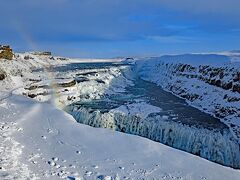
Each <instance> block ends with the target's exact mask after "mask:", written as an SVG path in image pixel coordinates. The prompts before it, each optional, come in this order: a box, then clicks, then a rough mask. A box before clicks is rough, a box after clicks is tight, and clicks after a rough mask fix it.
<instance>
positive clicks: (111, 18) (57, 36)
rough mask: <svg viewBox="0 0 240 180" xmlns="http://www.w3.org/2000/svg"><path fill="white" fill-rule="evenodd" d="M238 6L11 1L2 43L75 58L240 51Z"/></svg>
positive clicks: (229, 0) (205, 0) (156, 0)
mask: <svg viewBox="0 0 240 180" xmlns="http://www.w3.org/2000/svg"><path fill="white" fill-rule="evenodd" d="M239 7H240V1H239V0H201V1H196V0H8V1H4V0H2V2H1V11H0V17H1V23H0V37H1V38H0V43H2V44H10V45H12V47H13V48H14V50H15V51H31V50H49V51H52V52H53V53H54V54H56V55H63V56H71V57H116V56H157V55H161V54H171V53H187V52H212V51H223V50H234V49H240V11H239Z"/></svg>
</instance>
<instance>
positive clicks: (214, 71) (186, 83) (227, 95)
mask: <svg viewBox="0 0 240 180" xmlns="http://www.w3.org/2000/svg"><path fill="white" fill-rule="evenodd" d="M237 59H239V56H238V55H236V56H233V55H218V54H185V55H173V56H161V57H158V58H150V59H147V60H141V61H137V62H136V67H135V68H136V71H137V73H138V75H139V77H140V78H142V79H144V80H146V81H151V82H153V83H156V84H157V85H159V86H161V87H162V88H163V89H165V90H167V91H170V92H172V93H173V94H175V95H177V96H179V97H182V98H184V99H186V100H187V101H188V103H189V104H190V105H191V106H194V107H196V108H198V109H200V110H202V111H204V112H207V113H210V114H212V115H214V116H215V117H218V118H220V119H221V121H222V122H224V123H225V124H226V125H228V126H229V128H230V129H231V131H232V133H233V135H234V137H235V138H236V139H238V141H240V63H239V62H238V61H237Z"/></svg>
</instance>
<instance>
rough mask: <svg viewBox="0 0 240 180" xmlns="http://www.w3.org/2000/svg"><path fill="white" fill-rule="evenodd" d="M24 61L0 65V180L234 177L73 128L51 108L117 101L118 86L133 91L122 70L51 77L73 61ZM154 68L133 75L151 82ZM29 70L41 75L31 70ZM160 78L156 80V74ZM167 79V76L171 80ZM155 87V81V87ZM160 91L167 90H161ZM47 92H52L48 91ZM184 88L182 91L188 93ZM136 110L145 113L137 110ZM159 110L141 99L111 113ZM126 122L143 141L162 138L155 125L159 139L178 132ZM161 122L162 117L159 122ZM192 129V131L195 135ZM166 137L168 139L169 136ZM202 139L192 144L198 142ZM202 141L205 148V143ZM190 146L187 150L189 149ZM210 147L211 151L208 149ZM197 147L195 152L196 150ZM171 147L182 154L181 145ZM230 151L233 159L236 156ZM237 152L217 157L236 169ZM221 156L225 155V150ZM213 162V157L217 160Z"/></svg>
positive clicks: (154, 147)
mask: <svg viewBox="0 0 240 180" xmlns="http://www.w3.org/2000/svg"><path fill="white" fill-rule="evenodd" d="M25 56H26V54H24V55H23V54H19V56H18V57H17V59H16V60H13V61H5V60H0V70H1V71H0V74H1V73H2V74H4V78H3V80H0V123H1V126H0V138H1V141H0V155H1V157H2V158H1V159H0V160H1V161H0V167H1V168H0V179H14V178H15V179H27V178H30V179H34V178H36V177H39V178H40V179H59V178H65V179H66V178H68V179H74V178H75V179H76V178H80V179H112V180H113V179H154V178H155V179H238V177H239V175H240V172H239V170H234V169H231V168H227V167H223V166H221V165H218V164H215V163H213V162H209V161H207V160H204V159H202V158H199V157H197V156H194V155H191V154H188V153H186V152H182V151H179V150H176V149H172V148H170V147H167V146H165V145H162V144H160V143H156V142H153V141H150V140H147V139H145V138H141V137H137V136H133V135H127V134H122V133H119V132H115V131H111V130H106V129H95V128H91V127H88V126H85V125H82V124H79V123H77V122H76V121H75V120H74V119H73V117H72V116H70V115H69V114H66V113H65V112H63V111H61V110H59V109H57V108H56V107H55V104H57V105H59V103H61V105H62V104H63V105H67V104H69V103H73V102H76V101H79V99H82V100H91V99H99V98H101V97H102V96H104V95H108V96H111V95H112V94H115V95H116V93H124V91H125V90H124V87H125V86H126V85H129V86H131V85H132V82H131V81H129V80H128V79H126V78H125V77H124V76H123V75H122V74H121V70H123V69H124V68H125V67H124V68H123V69H121V68H119V67H113V68H112V67H111V68H102V69H101V70H100V71H98V72H95V69H91V70H82V71H81V72H80V73H79V72H78V71H73V72H71V73H69V72H65V73H64V72H61V73H58V72H53V71H52V70H51V69H52V67H54V66H61V67H60V68H62V67H64V66H68V64H69V63H71V62H74V61H76V60H66V61H65V60H64V61H63V60H57V59H55V60H53V59H52V57H48V58H46V57H38V56H33V55H32V54H29V53H28V54H27V56H30V58H29V57H28V58H25V59H24V57H25ZM224 61H225V60H224ZM155 62H156V64H155ZM158 62H159V61H141V62H138V63H137V66H136V67H137V69H138V70H141V71H139V72H140V73H139V74H140V75H141V77H142V78H144V79H147V80H150V81H153V82H157V80H159V77H160V76H153V74H155V75H156V74H157V73H159V71H158V70H159V69H156V67H155V65H158ZM173 64H174V63H173ZM196 66H197V65H196ZM167 67H168V65H167ZM214 67H215V65H214ZM218 67H219V66H218ZM235 67H236V66H235ZM36 68H37V69H39V68H40V69H43V70H44V71H38V70H36ZM148 68H150V69H148ZM185 68H186V67H185ZM185 68H184V69H185ZM34 69H35V70H34ZM186 69H188V68H186ZM190 69H191V68H190ZM33 70H34V71H33ZM161 70H162V71H161V72H166V71H165V67H164V66H163V68H162V69H161ZM150 71H152V72H150ZM229 71H230V70H229ZM43 72H44V73H43ZM170 72H171V71H170ZM230 72H231V71H230ZM159 75H161V76H162V74H159ZM169 75H170V76H172V74H169ZM170 76H167V77H165V79H164V82H165V83H167V82H171V81H169V79H172V78H171V77H170ZM153 77H155V79H154V78H153ZM163 77H164V76H163ZM179 77H180V76H179ZM155 80H156V81H155ZM180 80H181V79H180ZM158 82H161V81H158ZM162 82H163V81H162ZM189 82H193V81H189ZM162 84H164V83H162ZM162 84H160V83H159V85H162ZM183 85H184V84H183ZM209 86H210V85H209ZM211 86H212V85H211ZM163 87H164V88H166V87H167V86H166V87H165V86H163ZM183 87H184V86H183ZM207 87H208V86H207ZM52 88H54V91H55V92H52ZM113 88H114V89H113ZM219 88H220V87H219ZM166 89H167V88H166ZM190 90H191V89H189V92H191V91H190ZM215 91H216V90H215V89H214V92H215ZM56 92H57V93H56ZM224 92H225V91H224ZM232 93H235V94H236V92H232V91H227V94H228V95H232ZM16 94H23V95H26V96H28V97H31V98H34V99H36V100H39V101H46V102H43V103H39V102H36V101H34V100H31V99H29V98H26V97H22V96H18V95H16ZM211 95H212V94H211ZM213 95H215V94H213ZM54 96H55V97H54ZM53 97H54V100H55V104H54V103H52V102H53V101H49V100H52V99H53ZM56 101H57V103H56ZM50 102H51V103H50ZM143 106H144V109H142V107H143ZM160 110H161V109H159V108H157V107H154V106H151V105H148V104H146V103H144V102H141V101H140V102H139V103H136V104H127V105H124V106H120V107H118V108H115V109H113V110H112V111H111V112H110V113H114V114H115V113H116V114H119V116H121V117H125V116H126V114H128V115H131V116H133V117H134V116H135V115H140V116H142V117H147V116H148V115H149V114H151V113H152V114H154V113H155V112H158V111H160ZM88 117H90V116H88ZM162 118H164V116H162ZM118 119H119V120H120V119H121V118H118ZM125 119H127V118H125ZM85 120H87V118H86V119H85ZM92 120H95V119H92ZM99 120H104V119H103V118H102V119H96V122H97V121H99ZM107 120H108V121H101V122H100V124H101V123H102V124H103V125H104V126H105V125H106V126H109V127H110V125H111V118H109V119H107ZM122 120H123V121H122V122H123V123H121V122H120V123H119V125H120V128H121V127H122V128H124V127H125V125H126V123H125V122H124V118H122ZM129 120H131V118H130V119H129ZM132 120H133V123H128V124H132V125H133V126H131V127H130V126H129V127H127V128H130V129H127V130H129V132H130V131H131V132H130V133H133V134H137V133H135V132H139V131H140V130H143V131H144V133H145V137H148V136H149V137H148V138H150V139H151V138H152V139H153V138H162V137H163V136H160V134H155V133H152V132H154V131H152V130H154V128H157V127H161V126H162V127H163V128H162V129H164V128H165V129H166V127H168V131H165V132H166V133H168V132H170V129H171V132H172V130H174V132H175V129H176V132H177V131H178V132H179V127H177V126H176V123H175V124H171V123H170V125H169V122H167V121H162V122H161V123H160V124H159V126H156V124H154V123H153V124H152V123H151V122H148V123H146V122H145V123H146V124H145V125H146V126H135V125H137V121H135V119H132ZM165 120H167V119H166V118H165ZM89 122H90V121H89ZM109 122H110V123H109ZM166 124H167V125H166ZM112 125H113V124H112ZM115 125H116V124H115ZM143 125H144V124H143ZM178 126H179V125H178ZM146 127H147V129H148V128H149V129H148V130H149V131H148V132H150V133H146V132H147V131H145V130H146ZM175 127H177V128H175ZM151 128H152V129H151ZM139 129H140V130H139ZM199 131H200V130H198V129H196V132H199ZM159 132H160V131H159ZM162 132H163V131H162ZM181 132H182V133H183V134H184V137H187V136H188V135H189V134H190V133H192V136H191V137H193V136H195V135H196V133H194V132H193V131H192V130H191V129H189V128H188V127H185V126H182V130H181ZM144 133H143V134H144ZM166 133H165V134H166ZM204 133H205V134H207V133H213V134H214V132H210V131H206V132H205V131H204V132H203V133H200V134H204ZM163 134H164V133H163ZM169 135H170V136H171V133H170V134H169ZM150 136H151V137H150ZM170 136H169V137H170ZM213 136H214V138H215V139H216V140H217V142H219V144H217V146H221V147H222V144H221V142H222V143H225V141H224V138H223V137H222V134H219V136H216V137H215V135H213ZM225 136H227V138H228V134H225ZM165 137H168V136H165ZM201 137H202V136H201ZM201 137H198V138H199V139H202V138H201ZM227 138H226V139H227ZM163 140H166V142H165V143H166V144H168V143H169V142H170V143H172V142H175V143H177V142H179V143H177V144H176V147H177V146H178V145H179V146H182V144H181V143H180V142H183V141H178V140H174V141H171V140H170V141H169V139H164V138H163ZM192 142H194V141H192ZM209 142H210V143H211V141H209ZM213 142H215V140H214V141H213ZM195 143H196V144H197V143H198V142H197V141H196V142H195ZM196 144H194V147H195V145H196ZM210 145H211V147H214V148H215V146H214V144H213V145H212V144H210ZM234 146H235V144H233V147H232V145H231V144H230V145H229V146H228V145H225V146H224V147H227V148H229V149H230V150H229V151H232V149H237V148H234ZM196 147H198V146H197V145H196ZM221 147H220V148H215V149H213V151H214V150H216V149H218V150H219V152H220V154H221V153H222V152H221ZM178 148H180V149H181V147H178ZM189 149H194V151H196V154H197V153H198V150H199V149H198V148H189ZM224 149H226V148H224ZM207 151H208V149H204V151H202V152H207ZM236 152H237V153H239V151H238V150H236ZM236 152H235V151H234V152H231V153H232V154H233V156H232V155H231V156H224V157H223V159H225V160H226V161H227V162H228V163H229V162H231V163H232V162H234V161H232V160H231V161H229V159H226V158H227V157H230V158H232V157H234V156H237V157H236V158H235V159H234V160H235V161H236V166H238V164H237V161H238V160H237V159H238V158H239V156H238V154H237V155H236V154H235V153H236ZM217 153H218V152H217ZM224 153H225V154H228V152H224ZM231 153H230V154H231ZM216 157H217V158H219V156H216ZM221 158H222V156H221ZM221 158H220V160H221Z"/></svg>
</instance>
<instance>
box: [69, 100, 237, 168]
mask: <svg viewBox="0 0 240 180" xmlns="http://www.w3.org/2000/svg"><path fill="white" fill-rule="evenodd" d="M65 110H66V111H67V112H68V113H70V114H71V115H73V117H74V118H75V119H76V120H77V121H78V122H79V123H83V124H87V125H90V126H93V127H101V128H109V129H113V130H116V131H121V132H124V133H129V134H135V135H139V136H142V137H146V138H149V139H151V140H154V141H157V142H161V143H163V144H166V145H168V146H171V147H174V148H177V149H180V150H184V151H187V152H189V153H192V154H195V155H198V156H200V157H203V158H206V159H208V160H210V161H213V162H217V163H219V164H222V165H226V166H230V167H233V168H240V148H239V144H238V143H237V142H236V141H235V140H234V138H233V137H232V136H231V133H229V131H228V130H227V129H224V130H222V131H212V130H208V129H205V128H196V127H194V126H192V127H191V126H187V125H183V124H181V123H179V122H174V121H169V120H164V119H162V117H161V116H154V117H151V115H149V116H148V117H147V118H145V119H142V118H141V117H138V116H131V115H130V116H128V115H124V114H122V113H113V112H100V111H99V110H95V111H93V110H92V109H91V108H84V107H81V106H76V105H70V106H68V107H66V108H65Z"/></svg>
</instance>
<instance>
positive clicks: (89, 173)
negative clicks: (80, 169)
mask: <svg viewBox="0 0 240 180" xmlns="http://www.w3.org/2000/svg"><path fill="white" fill-rule="evenodd" d="M92 174H93V172H91V171H86V172H85V175H86V176H91V175H92Z"/></svg>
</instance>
